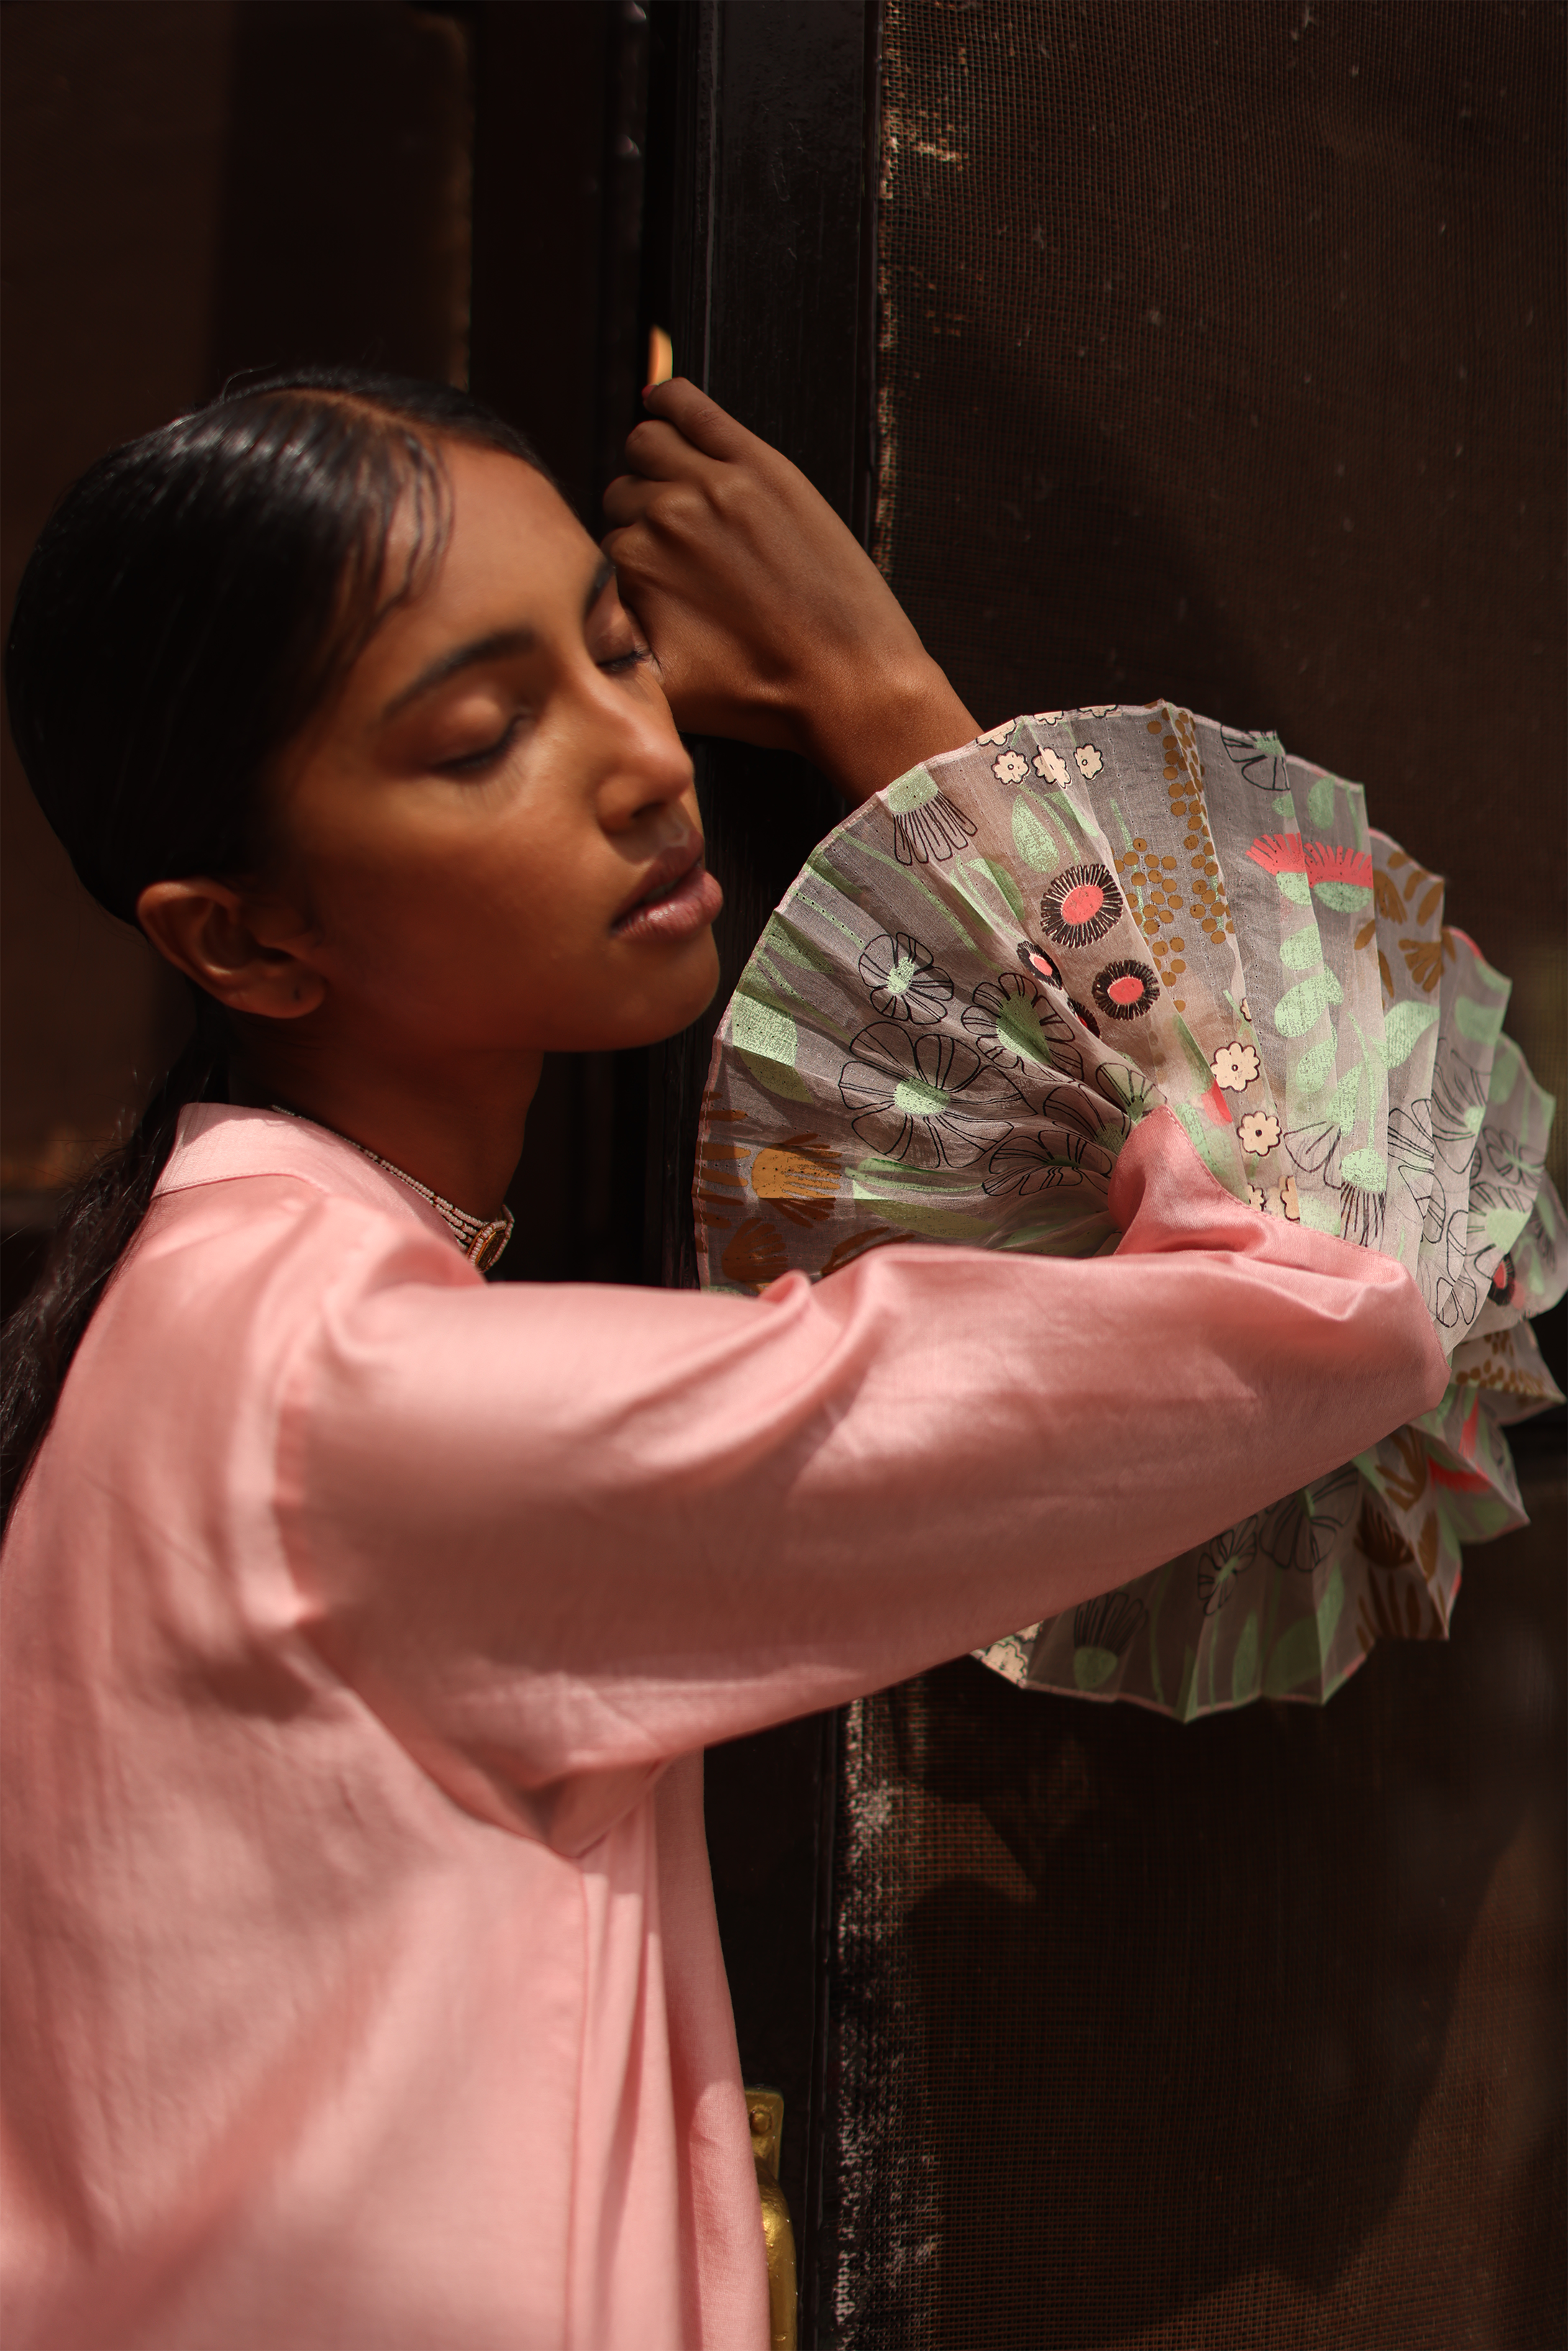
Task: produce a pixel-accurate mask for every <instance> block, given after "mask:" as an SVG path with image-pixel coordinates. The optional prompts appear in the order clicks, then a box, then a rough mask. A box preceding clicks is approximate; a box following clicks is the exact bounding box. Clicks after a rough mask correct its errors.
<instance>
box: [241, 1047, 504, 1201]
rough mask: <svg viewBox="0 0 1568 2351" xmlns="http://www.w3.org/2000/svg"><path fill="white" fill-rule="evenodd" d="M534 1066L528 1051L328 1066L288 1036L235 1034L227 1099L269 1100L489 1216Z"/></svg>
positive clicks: (500, 1191) (259, 1103) (261, 1105)
mask: <svg viewBox="0 0 1568 2351" xmlns="http://www.w3.org/2000/svg"><path fill="white" fill-rule="evenodd" d="M266 1025H267V1028H269V1029H275V1028H276V1027H277V1025H278V1024H277V1023H275V1022H270V1021H269V1022H267V1024H266ZM298 1025H300V1026H303V1024H298ZM298 1044H299V1045H300V1046H303V1045H304V1044H305V1040H303V1039H300V1040H298ZM543 1063H544V1056H543V1054H542V1053H537V1052H535V1053H528V1054H522V1055H518V1054H484V1055H473V1056H468V1057H466V1058H465V1057H463V1056H461V1055H459V1056H455V1057H454V1058H453V1060H452V1061H450V1062H448V1063H446V1064H444V1066H443V1067H442V1068H441V1069H440V1070H439V1071H434V1070H417V1069H411V1070H404V1069H400V1068H396V1067H389V1066H387V1065H386V1064H385V1063H379V1064H376V1065H374V1066H370V1065H366V1064H361V1065H359V1066H356V1067H351V1068H340V1067H339V1068H334V1067H329V1066H328V1065H326V1063H325V1062H324V1061H323V1059H322V1058H321V1057H319V1056H318V1055H316V1054H314V1053H312V1052H310V1051H309V1050H297V1049H296V1040H295V1039H293V1038H292V1037H287V1036H286V1037H284V1038H282V1039H275V1038H272V1037H262V1038H253V1037H251V1036H242V1037H241V1039H240V1040H239V1049H238V1050H237V1052H236V1053H235V1057H234V1059H233V1061H232V1062H231V1067H230V1078H229V1092H230V1094H231V1096H232V1097H233V1099H234V1100H235V1102H248V1103H250V1104H252V1105H254V1106H255V1107H256V1108H258V1109H265V1108H267V1107H268V1106H269V1105H270V1104H272V1103H273V1102H278V1103H281V1104H282V1106H283V1107H284V1108H285V1109H286V1110H292V1111H298V1112H299V1113H301V1114H302V1115H303V1116H304V1117H306V1118H311V1119H315V1120H316V1121H317V1122H318V1123H319V1124H320V1125H322V1126H327V1127H330V1128H331V1130H332V1132H333V1133H334V1134H341V1135H344V1136H346V1137H347V1139H348V1140H349V1142H350V1143H358V1144H362V1146H363V1147H364V1148H365V1149H366V1150H367V1151H373V1152H374V1153H375V1155H376V1156H377V1157H378V1158H380V1159H385V1160H388V1161H390V1162H391V1164H392V1166H393V1167H396V1168H399V1169H401V1170H402V1174H403V1175H413V1176H416V1177H417V1178H418V1180H419V1182H420V1183H422V1184H427V1185H428V1186H430V1189H431V1190H432V1191H433V1192H438V1193H440V1194H441V1196H443V1197H444V1199H448V1200H450V1201H452V1202H453V1203H454V1205H455V1207H459V1208H463V1209H465V1210H466V1211H467V1212H468V1213H469V1214H470V1215H472V1216H476V1217H496V1216H498V1215H499V1214H500V1212H501V1208H502V1207H503V1205H504V1202H505V1199H506V1194H507V1186H508V1185H509V1184H510V1183H511V1180H512V1177H513V1175H514V1174H515V1173H516V1171H517V1162H518V1160H519V1159H520V1158H521V1156H522V1151H523V1134H524V1129H525V1127H526V1125H527V1123H528V1107H529V1104H530V1103H531V1102H532V1101H533V1098H534V1094H535V1092H536V1090H537V1088H538V1081H539V1075H540V1071H541V1070H542V1068H543Z"/></svg>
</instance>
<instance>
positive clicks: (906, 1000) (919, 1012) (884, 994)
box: [860, 931, 953, 1027]
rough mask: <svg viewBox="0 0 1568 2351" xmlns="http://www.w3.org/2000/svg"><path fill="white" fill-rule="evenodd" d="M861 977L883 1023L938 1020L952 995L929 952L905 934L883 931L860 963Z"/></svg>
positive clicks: (873, 1006) (942, 972)
mask: <svg viewBox="0 0 1568 2351" xmlns="http://www.w3.org/2000/svg"><path fill="white" fill-rule="evenodd" d="M860 975H861V977H862V980H863V981H864V982H865V987H866V993H867V995H868V996H869V997H870V998H871V1001H872V1008H873V1011H875V1012H880V1013H881V1014H882V1017H883V1019H884V1020H916V1021H919V1022H920V1023H921V1025H922V1026H923V1027H924V1026H925V1025H928V1024H929V1023H930V1022H931V1021H933V1020H940V1019H941V1018H942V1015H943V1013H944V1012H945V1011H946V1008H947V1004H948V999H949V998H951V996H952V993H953V983H952V981H951V980H950V979H949V978H948V977H947V974H946V972H945V971H943V970H941V969H940V968H939V967H938V966H937V965H936V964H935V963H934V962H933V961H932V958H931V950H930V948H929V947H927V946H922V945H921V943H920V941H919V940H918V939H917V938H915V936H914V935H912V934H911V933H910V932H908V931H883V933H882V935H881V936H880V937H878V938H874V939H873V941H872V943H871V945H870V946H868V947H867V948H866V950H865V952H864V954H863V955H862V956H861V960H860Z"/></svg>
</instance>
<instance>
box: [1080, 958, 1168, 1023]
mask: <svg viewBox="0 0 1568 2351" xmlns="http://www.w3.org/2000/svg"><path fill="white" fill-rule="evenodd" d="M1090 993H1091V995H1092V997H1093V998H1094V1001H1095V1003H1096V1004H1097V1005H1098V1006H1099V1007H1100V1009H1101V1011H1102V1012H1103V1013H1104V1014H1106V1016H1107V1017H1108V1018H1109V1019H1112V1020H1141V1019H1143V1017H1144V1015H1145V1012H1147V1011H1148V1010H1149V1008H1150V1007H1151V1006H1152V1005H1154V1004H1156V1003H1157V1002H1158V1001H1159V994H1160V984H1159V981H1158V980H1157V979H1156V978H1155V975H1154V973H1153V972H1152V971H1151V970H1150V969H1149V967H1148V965H1147V964H1146V963H1138V962H1135V961H1134V958H1133V957H1132V956H1123V957H1122V959H1121V961H1120V962H1119V963H1108V964H1107V965H1106V967H1105V968H1104V970H1103V971H1097V972H1096V973H1095V975H1094V985H1093V987H1092V989H1091V990H1090Z"/></svg>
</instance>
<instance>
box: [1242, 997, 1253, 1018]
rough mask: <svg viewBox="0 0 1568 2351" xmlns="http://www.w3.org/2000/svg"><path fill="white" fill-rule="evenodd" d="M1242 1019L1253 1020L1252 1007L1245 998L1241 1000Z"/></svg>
mask: <svg viewBox="0 0 1568 2351" xmlns="http://www.w3.org/2000/svg"><path fill="white" fill-rule="evenodd" d="M1241 1018H1242V1019H1243V1020H1250V1019H1251V1018H1252V1007H1251V1006H1250V1004H1249V1003H1248V1001H1247V998H1245V997H1243V998H1242V999H1241Z"/></svg>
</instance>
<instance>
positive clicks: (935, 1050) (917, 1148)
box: [839, 1020, 1021, 1168]
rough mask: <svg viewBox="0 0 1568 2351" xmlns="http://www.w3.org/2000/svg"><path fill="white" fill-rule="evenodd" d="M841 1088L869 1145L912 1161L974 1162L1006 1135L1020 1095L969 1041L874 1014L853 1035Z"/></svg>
mask: <svg viewBox="0 0 1568 2351" xmlns="http://www.w3.org/2000/svg"><path fill="white" fill-rule="evenodd" d="M852 1050H853V1054H854V1058H853V1060H852V1061H846V1062H845V1064H844V1067H843V1071H842V1074H841V1077H840V1079H839V1092H841V1094H842V1096H843V1098H844V1101H845V1102H847V1103H848V1105H849V1107H850V1109H851V1110H852V1111H856V1112H858V1113H860V1114H859V1116H858V1117H857V1118H856V1119H855V1120H854V1121H853V1122H852V1123H853V1126H854V1131H855V1134H857V1135H858V1136H859V1137H860V1139H861V1141H862V1143H863V1144H865V1145H866V1147H867V1148H868V1150H871V1151H875V1152H880V1154H881V1155H882V1156H883V1158H884V1159H897V1160H902V1161H903V1162H904V1165H905V1166H908V1167H925V1168H935V1167H972V1166H973V1165H974V1164H975V1162H976V1161H977V1159H980V1158H983V1157H984V1156H985V1155H986V1153H987V1152H988V1151H992V1150H994V1149H995V1148H996V1145H997V1144H998V1143H1000V1142H1002V1141H1004V1140H1005V1138H1006V1137H1007V1136H1008V1135H1009V1134H1010V1133H1011V1131H1012V1128H1011V1122H1010V1120H1009V1118H1007V1117H1006V1116H1005V1115H1002V1113H1006V1112H1008V1111H1012V1110H1017V1109H1019V1107H1020V1106H1021V1105H1020V1097H1019V1092H1018V1090H1017V1088H1016V1087H1014V1086H1013V1085H1011V1084H1010V1083H1009V1081H1008V1080H1007V1079H1006V1078H1005V1077H1004V1076H1003V1075H1002V1073H1001V1071H999V1070H998V1069H996V1068H994V1067H993V1066H992V1065H991V1064H990V1063H988V1062H987V1061H982V1060H981V1058H980V1056H979V1054H978V1053H977V1052H976V1050H975V1049H974V1047H973V1046H972V1045H967V1044H965V1043H964V1042H963V1041H962V1040H960V1039H958V1038H956V1037H946V1036H944V1035H943V1034H942V1032H941V1031H940V1030H939V1029H921V1030H919V1031H918V1032H916V1031H915V1030H914V1029H909V1028H900V1027H898V1026H897V1025H896V1024H895V1023H894V1022H893V1021H891V1020H879V1021H873V1024H872V1026H871V1027H870V1028H868V1029H862V1030H861V1033H860V1035H859V1036H858V1037H857V1038H856V1039H855V1041H854V1046H853V1049H852Z"/></svg>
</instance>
